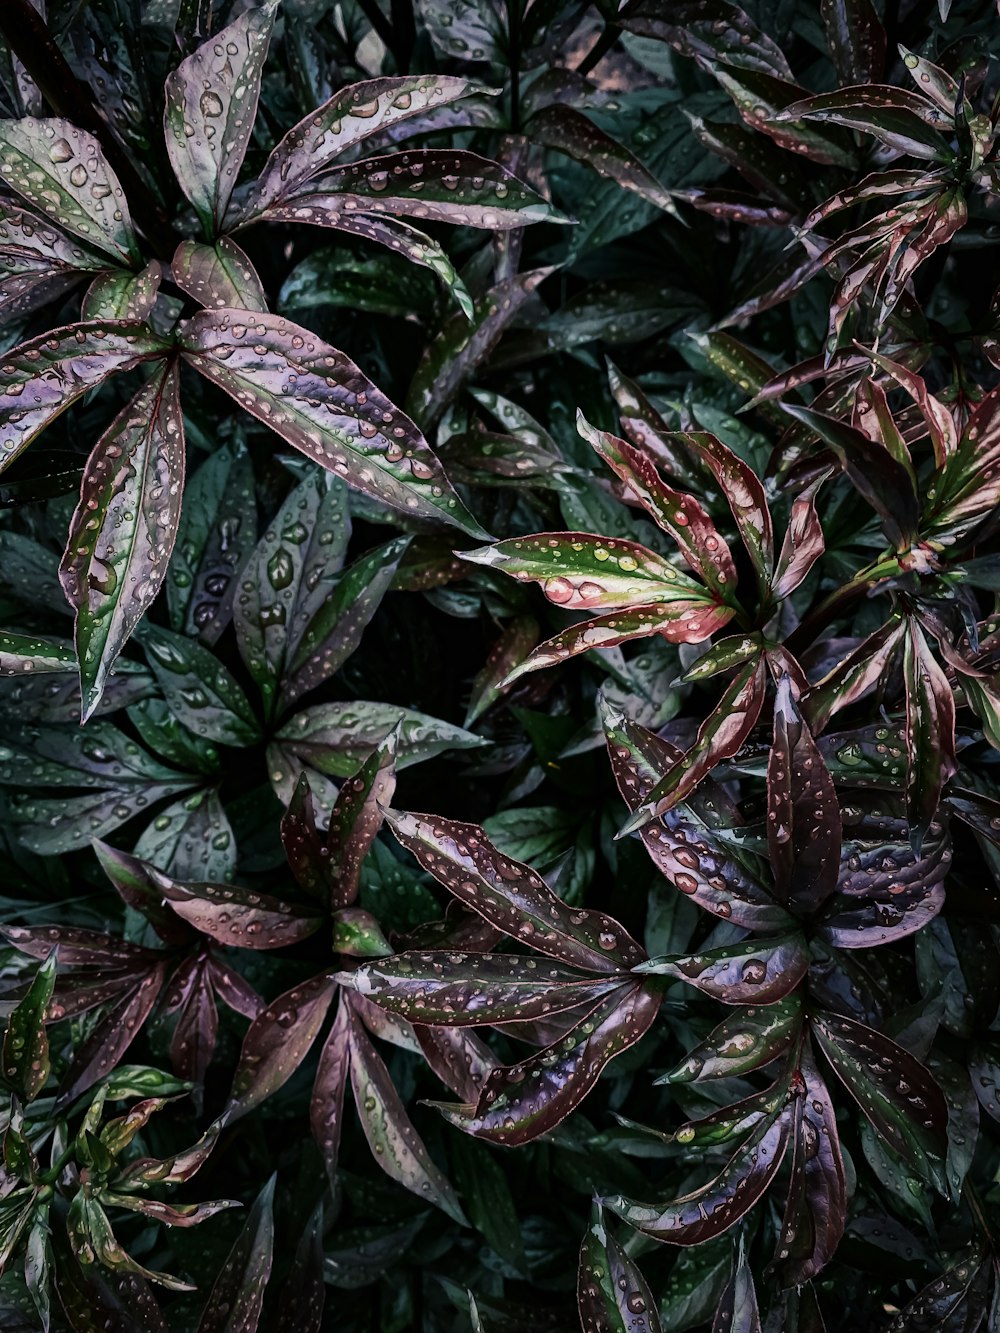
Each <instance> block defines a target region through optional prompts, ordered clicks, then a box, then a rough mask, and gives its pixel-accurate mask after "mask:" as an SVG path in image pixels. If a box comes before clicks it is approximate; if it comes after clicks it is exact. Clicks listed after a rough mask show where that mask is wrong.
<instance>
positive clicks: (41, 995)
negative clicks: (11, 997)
mask: <svg viewBox="0 0 1000 1333" xmlns="http://www.w3.org/2000/svg"><path fill="white" fill-rule="evenodd" d="M55 979H56V953H55V951H53V952H52V953H51V954H49V956H48V958H46V960H45V962H44V963H42V965H41V967H39V968H38V969H37V971H36V972H35V975H34V976H33V977H32V979H31V985H30V986H29V987H28V990H27V993H26V994H25V996H24V999H23V1000H21V1001H20V1002H19V1003H18V1004H17V1007H16V1008H15V1009H14V1010H13V1011H12V1013H11V1015H10V1017H9V1018H8V1019H7V1030H6V1032H5V1033H4V1038H3V1076H4V1078H5V1079H6V1081H7V1083H8V1085H9V1086H10V1087H11V1088H13V1090H14V1091H15V1092H16V1093H17V1095H18V1096H19V1097H22V1098H23V1099H24V1100H25V1101H26V1102H32V1101H34V1100H35V1098H36V1097H37V1096H38V1094H39V1093H40V1092H41V1090H42V1089H43V1088H44V1087H45V1084H46V1082H47V1081H48V1077H49V1069H50V1067H51V1065H50V1060H49V1039H48V1036H47V1035H46V1032H45V1021H44V1020H45V1010H46V1007H47V1006H48V1003H49V1000H50V999H51V998H52V989H53V987H54V985H55Z"/></svg>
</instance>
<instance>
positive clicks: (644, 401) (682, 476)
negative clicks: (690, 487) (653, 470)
mask: <svg viewBox="0 0 1000 1333" xmlns="http://www.w3.org/2000/svg"><path fill="white" fill-rule="evenodd" d="M608 382H609V384H610V386H611V392H612V395H613V396H614V399H615V403H616V404H617V406H618V412H619V415H620V417H621V427H622V430H623V431H624V432H625V434H626V435H627V436H628V437H629V439H630V440H631V441H632V443H633V444H634V445H635V447H636V448H637V449H639V450H640V451H641V452H642V453H644V454H646V455H648V456H649V457H650V458H651V459H652V461H653V462H654V463H655V464H656V465H657V467H659V468H661V469H662V470H663V471H664V472H665V473H666V474H667V475H668V476H671V477H674V478H675V479H676V480H683V481H685V482H688V481H689V479H690V474H691V473H692V472H694V473H695V474H696V475H698V474H702V475H705V476H706V477H707V476H708V475H709V474H708V472H707V468H706V466H705V463H704V460H703V459H702V458H701V457H700V456H699V455H698V454H696V453H695V452H694V450H692V449H691V448H690V447H689V444H688V438H687V436H686V435H685V434H684V433H683V432H681V431H672V430H671V429H670V427H669V426H668V425H667V423H666V422H665V421H664V419H663V417H662V416H661V415H660V413H659V412H658V411H657V410H656V408H655V407H654V406H653V404H652V403H651V402H650V401H649V399H648V398H647V397H646V395H645V394H644V393H643V391H642V389H641V388H640V387H639V385H638V384H636V383H635V381H634V380H630V379H628V378H627V376H625V375H623V374H622V373H621V372H620V371H619V370H618V368H617V367H616V366H613V365H610V364H609V365H608Z"/></svg>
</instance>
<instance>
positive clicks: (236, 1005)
mask: <svg viewBox="0 0 1000 1333" xmlns="http://www.w3.org/2000/svg"><path fill="white" fill-rule="evenodd" d="M208 972H209V976H210V977H211V979H212V989H213V990H214V991H215V993H216V995H217V996H218V997H219V999H220V1000H221V1001H222V1003H223V1004H224V1005H225V1006H226V1007H227V1008H228V1009H232V1011H233V1013H236V1014H242V1015H243V1017H244V1018H249V1019H251V1020H253V1019H255V1018H256V1017H257V1015H258V1014H259V1013H260V1012H261V1010H262V1009H263V1008H264V1001H263V1000H262V999H261V998H260V996H259V995H258V994H257V992H256V991H255V990H254V988H253V987H252V986H251V985H250V984H249V982H247V981H245V980H244V979H243V977H241V976H240V974H239V973H238V972H235V971H234V970H233V969H232V968H231V967H228V966H227V965H226V964H225V963H223V962H221V961H220V960H219V959H218V958H214V957H212V955H211V954H210V955H209V959H208Z"/></svg>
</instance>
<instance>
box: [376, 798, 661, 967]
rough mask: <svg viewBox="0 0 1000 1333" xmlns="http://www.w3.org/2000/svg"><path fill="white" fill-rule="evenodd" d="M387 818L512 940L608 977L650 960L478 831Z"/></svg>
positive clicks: (432, 820)
mask: <svg viewBox="0 0 1000 1333" xmlns="http://www.w3.org/2000/svg"><path fill="white" fill-rule="evenodd" d="M386 819H387V822H388V823H389V826H390V827H391V829H392V831H393V833H394V834H395V836H396V839H397V841H398V842H399V843H400V844H401V845H402V846H403V847H405V848H407V850H408V851H411V852H412V853H413V855H414V856H415V857H416V858H417V860H418V861H419V862H420V864H421V866H423V868H424V869H425V870H428V871H429V872H430V873H431V874H432V875H433V876H434V878H435V879H437V880H438V882H439V883H441V884H443V885H444V886H445V888H447V889H448V890H449V892H451V893H453V894H454V895H455V897H456V898H458V899H459V901H460V902H463V903H465V904H466V906H468V907H471V908H472V909H473V910H474V911H476V912H478V913H479V915H480V916H482V917H485V919H486V920H487V921H489V922H490V924H491V925H493V926H495V927H496V929H497V930H502V931H503V932H504V934H505V935H509V936H511V938H513V939H519V940H522V941H528V942H530V943H531V945H532V947H533V948H535V949H538V950H539V951H540V952H542V953H547V954H549V955H550V957H552V958H556V959H558V960H559V961H560V962H563V963H568V964H569V965H570V966H571V967H584V968H589V969H591V970H592V971H595V972H600V973H604V974H608V973H620V972H624V971H626V970H627V969H628V968H630V967H632V966H634V965H635V964H636V963H637V962H639V961H640V960H641V959H642V958H643V957H644V955H643V951H642V949H641V948H640V946H639V945H638V944H637V943H636V942H635V940H633V939H632V937H631V936H630V935H629V934H628V933H627V932H626V931H625V930H623V929H622V927H621V926H620V925H619V923H618V922H617V921H615V920H614V919H613V918H612V917H609V916H606V915H605V914H604V913H603V912H595V911H575V910H573V909H572V908H570V907H569V906H567V904H566V903H564V902H563V901H562V900H561V899H560V898H558V897H556V895H555V894H554V893H553V892H552V890H551V889H550V888H549V887H548V885H547V884H546V883H545V881H544V880H543V879H542V878H541V876H540V875H538V874H537V873H536V872H535V871H534V870H532V869H531V867H530V866H526V865H522V864H521V863H520V862H518V861H514V860H511V859H510V858H509V857H506V856H503V855H502V854H501V853H500V852H498V851H497V849H496V848H495V847H494V846H493V844H492V843H491V842H490V840H489V839H488V838H487V837H486V834H485V833H484V832H483V830H482V829H481V828H480V827H479V825H478V824H463V823H459V822H457V821H455V820H449V819H439V818H437V817H436V816H434V815H415V814H403V813H397V812H390V813H389V814H387V816H386Z"/></svg>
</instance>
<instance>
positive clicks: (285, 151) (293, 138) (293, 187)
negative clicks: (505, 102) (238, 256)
mask: <svg viewBox="0 0 1000 1333" xmlns="http://www.w3.org/2000/svg"><path fill="white" fill-rule="evenodd" d="M478 91H480V90H479V89H477V88H476V87H475V86H474V85H473V84H470V83H467V82H466V81H465V80H464V79H459V78H452V77H450V76H446V75H437V76H435V75H405V76H403V77H401V78H383V79H371V80H369V81H367V82H365V83H355V84H351V85H350V86H349V87H347V88H343V89H341V91H339V92H337V93H334V95H333V97H331V98H330V99H329V101H327V102H324V104H323V105H322V106H320V107H317V108H316V110H315V111H312V112H310V114H309V115H308V116H307V117H306V118H305V119H304V120H302V121H300V122H299V124H298V125H296V126H295V127H294V128H293V129H291V130H289V131H288V133H287V134H286V135H285V137H284V138H283V139H282V140H281V142H280V143H279V144H278V146H277V147H276V148H275V150H274V151H273V152H272V154H271V156H270V157H269V158H268V160H267V163H266V164H265V167H264V170H263V171H262V172H261V174H260V177H259V178H258V180H257V181H256V182H255V184H254V187H253V189H252V191H251V193H250V196H249V198H248V199H247V201H246V203H245V205H244V206H243V208H242V211H241V213H240V223H241V225H245V224H246V223H247V222H249V221H250V220H251V219H252V218H255V217H259V216H260V214H261V213H263V212H264V210H265V209H267V208H269V207H271V206H272V205H274V204H275V203H277V202H279V201H281V200H283V199H285V198H287V197H288V196H289V195H291V194H294V193H297V192H298V189H299V187H300V186H301V184H302V183H303V182H304V181H307V180H309V179H310V178H312V177H314V176H316V175H318V174H319V173H320V172H321V171H323V170H324V169H325V168H326V167H328V166H329V165H330V163H331V162H334V161H335V160H336V159H337V158H338V157H341V156H342V155H344V154H346V153H347V151H348V150H349V149H351V148H353V147H354V146H355V145H356V144H359V143H362V142H364V140H365V139H367V138H370V137H371V136H373V135H375V134H379V133H382V132H383V131H385V130H386V129H388V128H390V127H392V126H395V125H398V124H399V122H401V121H405V120H408V119H412V118H413V117H415V116H420V115H423V114H424V113H425V112H427V111H429V110H431V109H433V108H437V107H442V106H446V105H447V104H448V103H450V102H454V101H456V100H458V99H459V98H462V97H467V96H468V95H469V94H470V93H472V92H478Z"/></svg>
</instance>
